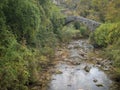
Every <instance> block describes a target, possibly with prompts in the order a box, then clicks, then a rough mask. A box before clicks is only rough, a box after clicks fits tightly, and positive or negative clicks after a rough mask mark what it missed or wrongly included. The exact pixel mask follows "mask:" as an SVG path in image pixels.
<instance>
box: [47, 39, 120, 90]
mask: <svg viewBox="0 0 120 90" xmlns="http://www.w3.org/2000/svg"><path fill="white" fill-rule="evenodd" d="M92 53H94V54H95V55H91V54H92ZM97 55H99V51H97V50H95V49H94V47H93V46H92V45H91V44H89V42H88V40H75V41H72V42H70V43H69V44H68V46H67V47H66V48H62V49H58V50H57V52H56V59H57V60H56V65H55V66H54V69H52V71H51V72H52V74H53V75H52V78H51V81H50V83H49V85H48V86H49V88H48V90H113V87H114V86H113V83H114V81H112V80H111V79H110V77H109V75H108V72H110V71H111V70H112V69H113V68H112V63H113V62H112V61H110V60H108V59H107V58H106V59H103V58H101V57H98V56H97ZM115 87H116V86H115ZM114 90H119V89H114Z"/></svg>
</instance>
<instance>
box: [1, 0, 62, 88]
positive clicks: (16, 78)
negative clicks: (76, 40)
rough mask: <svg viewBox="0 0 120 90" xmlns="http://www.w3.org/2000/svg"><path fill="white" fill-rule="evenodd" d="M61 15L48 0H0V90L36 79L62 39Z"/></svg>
mask: <svg viewBox="0 0 120 90" xmlns="http://www.w3.org/2000/svg"><path fill="white" fill-rule="evenodd" d="M56 12H57V13H56ZM61 16H62V15H61V14H60V11H59V9H57V7H56V6H55V5H53V4H52V2H51V1H50V0H0V90H27V89H28V85H29V83H35V82H38V81H39V78H40V76H39V73H41V70H42V69H43V68H46V66H47V65H48V63H50V58H51V57H53V56H54V49H55V46H56V43H57V41H58V40H60V39H61V38H62V34H61V32H62V30H61V27H62V24H63V19H61Z"/></svg>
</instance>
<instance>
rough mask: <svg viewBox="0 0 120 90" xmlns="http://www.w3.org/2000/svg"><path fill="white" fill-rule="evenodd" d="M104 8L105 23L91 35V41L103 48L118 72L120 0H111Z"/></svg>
mask: <svg viewBox="0 0 120 90" xmlns="http://www.w3.org/2000/svg"><path fill="white" fill-rule="evenodd" d="M105 8H106V13H105V14H104V20H105V23H104V24H102V25H101V26H100V27H99V28H97V30H96V31H95V32H94V33H93V34H92V35H91V41H92V42H93V44H94V45H95V46H97V47H104V48H105V49H104V50H105V53H104V54H105V55H106V56H107V57H109V59H111V60H113V61H114V66H115V71H116V72H117V74H120V12H119V10H120V1H119V0H118V1H114V0H111V1H109V2H108V3H107V5H106V6H105Z"/></svg>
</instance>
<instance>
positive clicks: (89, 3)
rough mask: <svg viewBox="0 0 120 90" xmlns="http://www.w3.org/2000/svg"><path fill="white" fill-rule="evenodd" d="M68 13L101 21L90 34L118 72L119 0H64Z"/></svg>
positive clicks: (119, 69) (119, 64) (119, 62)
mask: <svg viewBox="0 0 120 90" xmlns="http://www.w3.org/2000/svg"><path fill="white" fill-rule="evenodd" d="M61 3H62V4H63V6H64V7H67V8H69V10H70V11H71V12H69V13H68V14H69V15H80V16H83V17H86V18H90V19H93V20H96V21H99V22H101V23H103V24H102V25H101V26H100V27H99V28H97V30H96V31H95V32H94V33H92V34H91V36H90V38H91V42H92V43H93V44H94V46H95V47H101V48H104V50H105V52H104V54H105V55H106V56H107V57H109V59H111V60H113V61H114V66H115V70H116V72H118V74H120V56H119V54H120V47H119V46H120V12H119V11H120V0H117V1H116V0H66V1H65V2H61Z"/></svg>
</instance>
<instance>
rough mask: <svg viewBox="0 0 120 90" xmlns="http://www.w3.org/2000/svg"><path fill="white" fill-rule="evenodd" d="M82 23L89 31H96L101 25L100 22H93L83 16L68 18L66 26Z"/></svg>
mask: <svg viewBox="0 0 120 90" xmlns="http://www.w3.org/2000/svg"><path fill="white" fill-rule="evenodd" d="M76 21H77V22H81V23H83V24H84V25H86V26H87V27H88V29H89V30H91V31H94V30H95V29H96V28H97V27H98V26H100V25H101V23H100V22H97V21H94V20H91V19H87V18H84V17H81V16H68V17H66V18H65V25H67V24H69V23H71V22H76Z"/></svg>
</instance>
